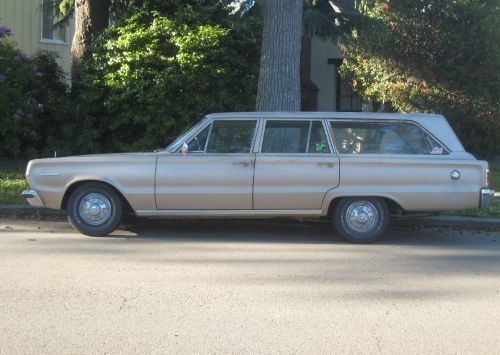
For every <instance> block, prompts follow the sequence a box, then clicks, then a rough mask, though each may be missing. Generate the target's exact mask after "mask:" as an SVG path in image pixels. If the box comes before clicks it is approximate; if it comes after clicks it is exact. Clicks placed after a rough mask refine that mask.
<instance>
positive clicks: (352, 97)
mask: <svg viewBox="0 0 500 355" xmlns="http://www.w3.org/2000/svg"><path fill="white" fill-rule="evenodd" d="M328 64H333V65H334V66H335V76H336V81H335V82H336V88H337V90H336V96H335V102H336V104H335V109H336V110H337V111H341V112H361V111H362V104H363V101H362V100H361V98H360V97H359V96H358V95H356V93H355V92H354V91H353V90H352V83H351V82H350V81H348V80H344V79H343V78H342V76H341V75H340V73H339V68H340V65H341V64H342V59H341V58H330V59H328Z"/></svg>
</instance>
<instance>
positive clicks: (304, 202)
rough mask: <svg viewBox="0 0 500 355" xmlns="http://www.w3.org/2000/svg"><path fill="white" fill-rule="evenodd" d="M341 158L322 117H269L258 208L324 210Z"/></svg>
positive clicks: (258, 173) (260, 157)
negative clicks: (309, 118) (327, 194)
mask: <svg viewBox="0 0 500 355" xmlns="http://www.w3.org/2000/svg"><path fill="white" fill-rule="evenodd" d="M338 183H339V159H338V156H337V154H335V153H334V151H333V149H332V144H331V139H330V137H329V135H328V134H327V131H326V130H325V122H324V121H323V120H321V119H316V120H307V119H304V120H299V119H288V120H286V119H267V120H266V121H265V123H264V130H263V134H262V138H261V139H260V147H259V149H258V153H257V156H256V164H255V177H254V209H265V210H268V209H273V210H298V209H306V210H307V209H320V208H321V206H322V202H323V198H324V196H325V194H326V192H327V191H328V190H330V189H332V188H335V187H336V186H338Z"/></svg>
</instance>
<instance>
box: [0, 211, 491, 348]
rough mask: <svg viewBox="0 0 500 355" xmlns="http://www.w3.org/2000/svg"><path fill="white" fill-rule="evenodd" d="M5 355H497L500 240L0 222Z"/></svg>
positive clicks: (431, 232)
mask: <svg viewBox="0 0 500 355" xmlns="http://www.w3.org/2000/svg"><path fill="white" fill-rule="evenodd" d="M0 353H2V354H18V353H23V354H24V353H32V354H41V353H51V354H52V353H66V354H84V353H85V354H86V353H113V354H123V353H127V354H129V353H136V354H143V353H307V354H311V353H314V354H317V353H343V354H344V353H439V354H456V353H459V354H494V353H497V354H498V353H500V231H499V230H490V231H482V232H480V231H473V230H460V229H432V228H415V227H392V228H391V229H390V231H389V232H388V234H387V236H386V238H384V239H383V240H382V241H381V242H380V243H378V244H374V245H352V244H347V243H345V242H343V241H342V240H340V239H339V238H338V237H336V236H335V235H332V232H331V230H330V228H329V227H328V226H325V225H318V224H296V223H284V224H280V223H262V222H252V223H244V224H241V223H236V222H232V223H222V224H221V223H214V222H194V223H193V222H185V223H173V222H162V223H159V222H148V223H141V224H135V225H132V226H128V227H126V228H123V229H120V230H118V231H117V232H116V233H115V234H114V235H113V236H110V237H105V238H102V237H101V238H91V237H85V236H82V235H80V234H78V233H76V232H74V231H73V230H72V229H71V227H70V226H69V225H68V224H67V223H66V222H62V221H30V220H23V219H6V218H0Z"/></svg>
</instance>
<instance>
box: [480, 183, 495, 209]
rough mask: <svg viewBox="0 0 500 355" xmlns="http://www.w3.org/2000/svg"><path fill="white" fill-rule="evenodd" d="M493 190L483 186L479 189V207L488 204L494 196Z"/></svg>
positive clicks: (484, 206)
mask: <svg viewBox="0 0 500 355" xmlns="http://www.w3.org/2000/svg"><path fill="white" fill-rule="evenodd" d="M495 195H496V194H495V190H492V189H488V188H483V189H481V198H480V201H479V208H486V207H488V206H489V205H490V203H491V201H493V198H494V197H495Z"/></svg>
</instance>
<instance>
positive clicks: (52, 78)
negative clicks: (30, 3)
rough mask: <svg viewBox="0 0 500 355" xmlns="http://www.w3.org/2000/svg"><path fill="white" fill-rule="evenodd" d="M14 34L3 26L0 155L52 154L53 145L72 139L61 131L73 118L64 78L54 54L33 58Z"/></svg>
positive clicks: (0, 35)
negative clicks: (67, 119)
mask: <svg viewBox="0 0 500 355" xmlns="http://www.w3.org/2000/svg"><path fill="white" fill-rule="evenodd" d="M10 33H11V32H10V29H8V28H7V27H5V26H0V142H1V144H0V156H5V157H10V156H14V157H17V156H22V157H28V158H31V157H35V156H39V155H41V154H45V155H48V154H49V151H50V150H51V149H52V145H55V144H56V142H57V143H60V142H61V140H64V139H69V138H67V136H65V133H67V132H64V129H61V127H64V125H61V123H62V122H64V121H65V119H63V117H64V118H67V117H68V116H69V115H67V113H68V108H69V102H68V100H67V98H68V95H67V87H66V85H65V84H64V75H63V74H62V71H61V69H60V68H59V67H58V65H57V63H56V61H55V56H54V55H53V54H49V53H44V52H39V53H37V54H35V55H34V56H33V58H30V57H29V56H28V55H26V54H24V53H22V52H21V51H20V50H19V49H18V48H17V46H16V44H15V43H14V42H12V41H11V40H9V38H8V37H9V36H10ZM55 131H58V133H55ZM56 135H57V137H58V138H57V139H54V137H55V136H56Z"/></svg>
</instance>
